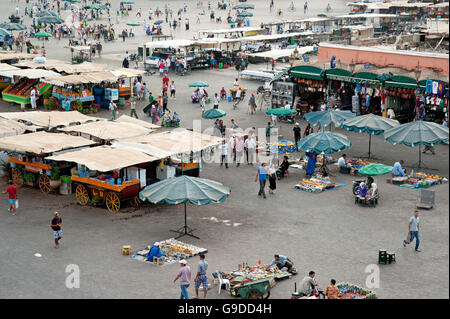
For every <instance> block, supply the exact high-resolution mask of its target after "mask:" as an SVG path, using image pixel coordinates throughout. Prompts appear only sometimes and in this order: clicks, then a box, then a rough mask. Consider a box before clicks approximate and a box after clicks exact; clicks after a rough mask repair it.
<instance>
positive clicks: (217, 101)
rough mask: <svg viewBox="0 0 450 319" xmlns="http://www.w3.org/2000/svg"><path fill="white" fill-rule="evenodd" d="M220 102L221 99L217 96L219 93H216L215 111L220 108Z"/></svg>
mask: <svg viewBox="0 0 450 319" xmlns="http://www.w3.org/2000/svg"><path fill="white" fill-rule="evenodd" d="M219 101H220V99H219V96H218V94H217V93H214V108H215V109H218V108H219Z"/></svg>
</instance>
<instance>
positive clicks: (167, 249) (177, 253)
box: [131, 238, 208, 265]
mask: <svg viewBox="0 0 450 319" xmlns="http://www.w3.org/2000/svg"><path fill="white" fill-rule="evenodd" d="M158 243H159V248H160V251H161V253H162V256H161V257H159V260H158V261H156V260H153V261H149V260H148V259H147V256H148V253H149V251H150V248H151V246H150V245H149V246H147V248H146V249H142V250H139V251H138V252H136V253H135V254H133V255H131V258H133V259H135V260H139V261H143V262H150V263H151V264H157V265H171V264H174V263H177V262H178V261H180V260H182V259H185V260H186V259H189V258H192V257H195V256H198V255H200V254H206V253H207V252H208V250H207V249H206V248H201V247H197V246H194V245H191V244H186V243H183V242H181V241H179V240H176V239H174V238H169V239H167V240H163V241H160V242H158Z"/></svg>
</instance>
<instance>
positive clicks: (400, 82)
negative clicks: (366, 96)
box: [385, 75, 417, 89]
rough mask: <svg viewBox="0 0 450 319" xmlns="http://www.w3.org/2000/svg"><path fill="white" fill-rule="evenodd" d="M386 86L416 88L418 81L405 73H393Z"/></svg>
mask: <svg viewBox="0 0 450 319" xmlns="http://www.w3.org/2000/svg"><path fill="white" fill-rule="evenodd" d="M385 85H386V86H390V87H399V88H405V89H415V88H417V82H416V80H415V79H413V78H410V77H408V76H403V75H393V76H391V78H390V79H389V80H388V81H386V82H385Z"/></svg>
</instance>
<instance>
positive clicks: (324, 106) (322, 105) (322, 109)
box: [320, 102, 327, 111]
mask: <svg viewBox="0 0 450 319" xmlns="http://www.w3.org/2000/svg"><path fill="white" fill-rule="evenodd" d="M320 110H321V111H326V110H327V104H326V103H325V102H322V104H321V105H320Z"/></svg>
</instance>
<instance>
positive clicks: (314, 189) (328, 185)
mask: <svg viewBox="0 0 450 319" xmlns="http://www.w3.org/2000/svg"><path fill="white" fill-rule="evenodd" d="M341 186H344V184H339V183H336V182H332V181H331V180H330V179H329V178H328V177H321V176H313V177H311V178H303V179H302V180H301V181H300V182H299V183H298V184H297V185H295V188H296V189H299V190H302V191H306V192H310V193H321V192H324V191H326V190H330V189H335V188H337V187H341Z"/></svg>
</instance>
